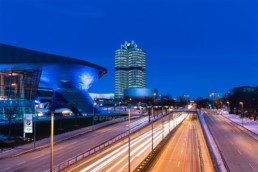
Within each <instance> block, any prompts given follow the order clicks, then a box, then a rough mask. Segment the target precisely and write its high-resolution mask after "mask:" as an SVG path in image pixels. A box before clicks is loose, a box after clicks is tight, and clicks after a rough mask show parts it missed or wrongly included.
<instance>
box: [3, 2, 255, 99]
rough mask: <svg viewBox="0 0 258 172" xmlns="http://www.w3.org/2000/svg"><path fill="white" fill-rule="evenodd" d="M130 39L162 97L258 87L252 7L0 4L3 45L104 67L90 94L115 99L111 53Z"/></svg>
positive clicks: (214, 4)
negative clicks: (144, 59) (105, 94)
mask: <svg viewBox="0 0 258 172" xmlns="http://www.w3.org/2000/svg"><path fill="white" fill-rule="evenodd" d="M131 40H134V41H135V42H136V43H137V44H138V45H139V47H140V48H142V49H143V51H145V53H146V60H147V63H146V65H147V70H146V74H147V75H146V79H147V83H146V86H147V87H149V88H157V89H158V90H159V93H162V94H170V95H171V96H172V97H177V96H179V95H183V94H189V95H190V96H191V97H192V98H196V97H198V96H202V97H207V96H208V95H209V93H211V92H220V93H226V92H228V91H230V89H232V88H233V87H238V86H258V1H257V0H126V1H125V0H0V42H1V43H6V44H10V45H15V46H19V47H23V48H28V49H33V50H38V51H43V52H47V53H52V54H58V55H63V56H68V57H73V58H79V59H83V60H86V61H89V62H92V63H95V64H98V65H100V66H103V67H105V68H107V70H108V73H107V74H106V75H105V76H103V78H101V79H100V80H99V81H97V82H96V83H95V85H93V86H92V88H91V89H90V90H89V92H96V93H112V92H114V51H115V50H116V49H119V48H120V45H121V43H123V42H124V41H131Z"/></svg>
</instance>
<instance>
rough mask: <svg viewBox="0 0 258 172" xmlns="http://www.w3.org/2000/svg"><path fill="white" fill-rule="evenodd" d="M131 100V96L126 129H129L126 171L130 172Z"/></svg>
mask: <svg viewBox="0 0 258 172" xmlns="http://www.w3.org/2000/svg"><path fill="white" fill-rule="evenodd" d="M131 101H132V98H130V99H129V111H128V130H129V134H128V171H129V172H130V171H131V148H130V147H131V145H130V144H131V143H130V142H131V138H130V137H131V136H130V135H131V126H130V124H131V121H130V118H131Z"/></svg>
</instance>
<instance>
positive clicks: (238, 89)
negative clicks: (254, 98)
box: [233, 86, 258, 94]
mask: <svg viewBox="0 0 258 172" xmlns="http://www.w3.org/2000/svg"><path fill="white" fill-rule="evenodd" d="M241 93H258V87H250V86H242V87H235V88H233V94H241Z"/></svg>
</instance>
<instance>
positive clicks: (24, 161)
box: [17, 161, 26, 165]
mask: <svg viewBox="0 0 258 172" xmlns="http://www.w3.org/2000/svg"><path fill="white" fill-rule="evenodd" d="M25 162H26V161H22V162H20V163H19V164H17V165H22V164H24V163H25Z"/></svg>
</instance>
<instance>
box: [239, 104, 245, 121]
mask: <svg viewBox="0 0 258 172" xmlns="http://www.w3.org/2000/svg"><path fill="white" fill-rule="evenodd" d="M239 104H240V105H241V106H242V111H241V113H242V114H241V115H242V126H243V125H244V121H243V120H244V103H243V102H240V103H239Z"/></svg>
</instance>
